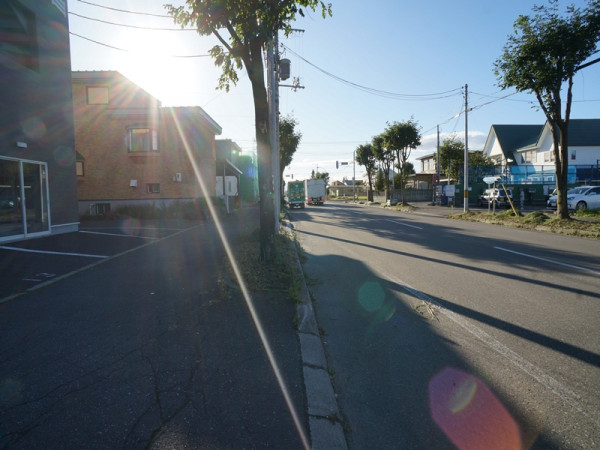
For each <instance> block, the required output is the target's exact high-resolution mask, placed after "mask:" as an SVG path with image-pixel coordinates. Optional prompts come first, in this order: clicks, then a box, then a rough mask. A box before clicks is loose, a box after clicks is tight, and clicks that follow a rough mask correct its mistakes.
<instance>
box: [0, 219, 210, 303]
mask: <svg viewBox="0 0 600 450" xmlns="http://www.w3.org/2000/svg"><path fill="white" fill-rule="evenodd" d="M202 225H203V223H202V222H200V223H199V222H198V221H184V220H168V221H165V220H160V221H159V220H144V221H140V220H137V219H124V220H115V221H97V222H82V223H81V225H80V230H79V232H77V233H68V234H60V235H53V236H47V237H43V238H38V239H30V240H25V241H20V242H13V243H7V244H2V245H0V271H1V272H2V277H1V278H0V302H2V301H7V300H9V299H11V298H13V297H14V296H16V295H19V294H21V293H23V292H26V291H28V290H35V289H37V288H39V287H41V286H44V285H46V284H48V283H52V282H55V281H57V280H60V279H62V278H65V277H68V276H70V275H72V274H73V273H76V272H78V271H81V270H86V269H89V268H90V267H93V266H95V265H97V264H101V263H102V262H104V261H107V260H109V259H111V258H114V257H116V256H119V255H122V254H124V253H126V252H129V251H132V250H134V249H137V248H140V247H142V246H146V245H152V244H153V243H154V242H157V241H158V240H160V239H162V238H164V237H166V236H170V235H172V234H175V233H180V232H182V231H184V230H188V229H190V228H194V227H198V226H202Z"/></svg>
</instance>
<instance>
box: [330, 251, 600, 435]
mask: <svg viewBox="0 0 600 450" xmlns="http://www.w3.org/2000/svg"><path fill="white" fill-rule="evenodd" d="M339 248H341V249H343V251H344V252H346V253H348V254H350V255H352V256H354V257H355V258H357V259H360V257H359V255H358V254H357V253H356V252H354V251H352V250H350V249H349V248H348V247H342V246H341V245H340V246H339ZM380 273H381V276H382V277H385V278H387V279H388V280H389V281H391V282H392V283H395V284H397V285H398V286H400V287H402V288H403V289H404V290H406V291H407V292H409V293H411V294H412V295H414V296H415V297H417V298H418V299H419V300H422V301H424V302H426V303H429V304H431V305H434V306H435V307H436V308H438V309H439V311H440V312H441V313H442V314H443V315H444V316H446V317H448V318H449V319H450V320H452V321H453V322H454V323H456V324H457V325H458V326H460V327H461V328H462V329H463V330H465V331H467V332H468V333H470V334H472V335H473V336H475V337H476V338H477V339H478V340H479V341H481V342H482V343H483V344H485V345H487V346H488V347H489V348H491V349H492V350H494V351H495V352H497V353H498V354H500V355H502V356H503V357H504V358H506V359H507V360H508V361H510V362H511V363H512V364H514V365H515V366H516V367H518V368H519V369H521V370H522V371H523V372H525V373H526V374H528V375H529V376H531V377H532V378H533V379H535V380H536V381H538V382H539V383H540V384H541V385H542V386H544V387H545V388H546V389H548V390H550V391H551V392H552V393H553V394H554V395H556V396H557V397H559V398H560V399H561V400H563V401H564V402H565V403H568V404H569V405H571V406H572V407H573V408H575V409H576V410H577V411H579V412H580V413H581V414H583V415H585V416H586V417H588V418H590V419H591V420H593V421H594V422H595V423H596V424H598V425H600V421H599V420H598V418H597V417H596V415H595V414H593V413H590V412H589V411H587V410H586V409H585V408H584V406H582V404H581V403H580V402H579V400H578V396H577V394H575V393H574V392H573V391H571V390H570V389H568V388H567V387H565V386H563V385H562V384H561V383H560V382H559V381H558V380H556V379H555V378H553V377H551V376H550V375H548V374H547V373H546V372H544V371H543V370H542V369H540V368H539V367H538V366H536V365H535V364H532V363H531V362H529V361H528V360H526V359H525V358H523V357H522V356H521V355H519V354H518V353H516V352H514V351H513V350H511V349H510V348H508V347H507V346H506V345H504V344H502V343H501V342H500V341H498V340H497V339H495V338H494V337H492V336H490V335H489V334H488V333H486V332H485V331H483V330H482V329H481V328H479V327H478V326H477V325H475V324H473V323H471V321H469V320H468V319H465V318H464V317H462V316H461V315H459V314H457V313H455V312H454V311H450V310H449V309H446V308H444V307H443V306H442V305H440V304H439V303H437V302H436V301H435V300H433V299H432V298H431V297H429V296H428V295H427V294H425V293H424V292H421V291H419V290H417V289H415V288H413V287H411V286H409V285H408V284H407V283H405V282H404V281H402V280H400V279H398V278H396V277H394V276H392V275H390V274H388V273H386V272H384V271H380Z"/></svg>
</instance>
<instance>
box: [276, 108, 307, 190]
mask: <svg viewBox="0 0 600 450" xmlns="http://www.w3.org/2000/svg"><path fill="white" fill-rule="evenodd" d="M296 125H298V122H297V121H296V119H294V118H293V117H292V116H286V117H281V118H280V119H279V171H280V174H279V175H280V177H279V179H280V180H283V171H284V170H285V168H286V167H287V166H289V165H290V164H291V163H292V159H293V158H294V153H296V150H297V149H298V145H299V144H300V140H301V139H302V133H300V132H297V131H296ZM281 200H282V201H283V190H282V192H281Z"/></svg>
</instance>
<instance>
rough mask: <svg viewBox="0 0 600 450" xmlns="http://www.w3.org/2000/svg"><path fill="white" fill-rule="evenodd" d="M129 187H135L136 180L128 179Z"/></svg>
mask: <svg viewBox="0 0 600 450" xmlns="http://www.w3.org/2000/svg"><path fill="white" fill-rule="evenodd" d="M129 187H137V180H129Z"/></svg>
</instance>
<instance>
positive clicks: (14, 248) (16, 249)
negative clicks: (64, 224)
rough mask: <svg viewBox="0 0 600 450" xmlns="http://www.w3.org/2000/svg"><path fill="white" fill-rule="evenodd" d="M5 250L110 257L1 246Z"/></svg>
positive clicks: (97, 256)
mask: <svg viewBox="0 0 600 450" xmlns="http://www.w3.org/2000/svg"><path fill="white" fill-rule="evenodd" d="M0 248H1V249H3V250H14V251H16V252H26V253H41V254H46V255H62V256H82V257H84V258H108V256H105V255H86V254H85V253H67V252H50V251H47V250H31V249H28V248H19V247H6V246H4V245H3V246H0Z"/></svg>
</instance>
